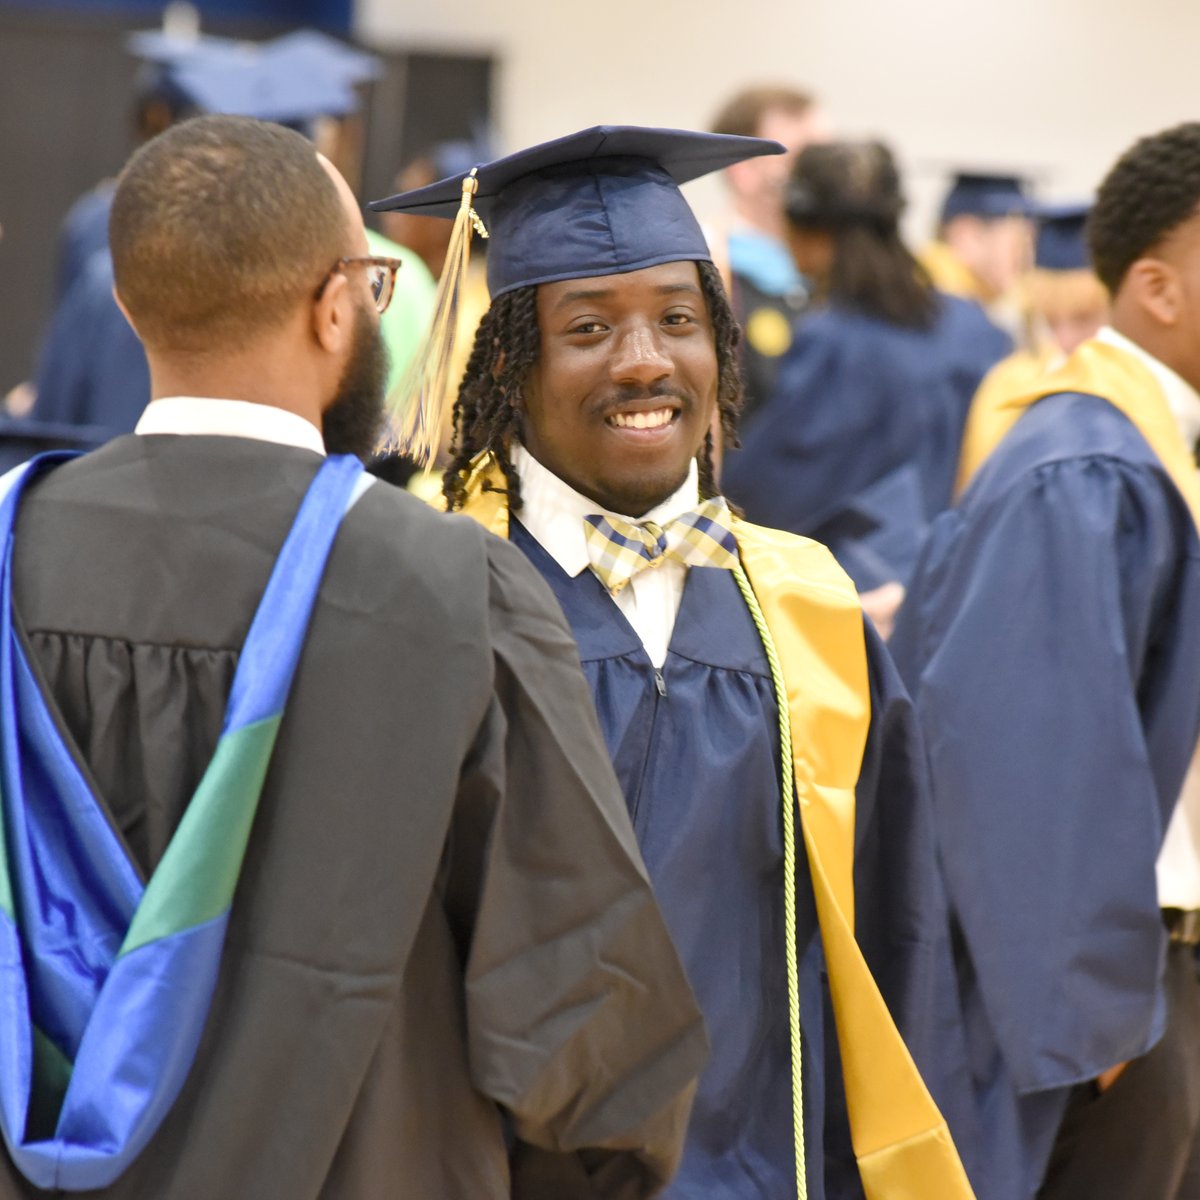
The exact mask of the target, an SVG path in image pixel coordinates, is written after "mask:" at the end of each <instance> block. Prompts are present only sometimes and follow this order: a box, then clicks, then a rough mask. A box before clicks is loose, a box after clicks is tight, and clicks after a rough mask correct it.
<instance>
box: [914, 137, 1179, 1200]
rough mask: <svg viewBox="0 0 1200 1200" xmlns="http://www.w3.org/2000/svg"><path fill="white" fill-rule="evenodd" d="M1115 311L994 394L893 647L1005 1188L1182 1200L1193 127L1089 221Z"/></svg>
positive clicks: (991, 1171)
mask: <svg viewBox="0 0 1200 1200" xmlns="http://www.w3.org/2000/svg"><path fill="white" fill-rule="evenodd" d="M1089 243H1090V249H1091V259H1092V263H1093V265H1094V268H1095V271H1096V274H1097V275H1098V277H1099V278H1100V280H1101V281H1102V282H1103V284H1104V287H1105V289H1106V290H1107V291H1108V293H1109V295H1110V296H1111V299H1112V324H1111V325H1107V326H1105V327H1104V328H1102V329H1101V330H1100V332H1099V333H1098V334H1097V335H1096V336H1095V337H1093V338H1091V339H1089V340H1087V341H1085V342H1083V343H1081V344H1080V345H1079V346H1077V347H1076V349H1075V350H1074V352H1073V353H1072V354H1071V355H1070V356H1069V357H1067V358H1066V359H1065V361H1064V362H1062V363H1061V365H1060V366H1058V367H1056V368H1053V369H1051V370H1050V371H1048V372H1047V373H1045V374H1044V375H1043V376H1041V377H1040V378H1039V379H1038V380H1037V381H1036V382H1035V383H1034V384H1033V385H1031V386H1028V387H1026V388H1025V389H1024V390H1022V391H1017V392H1014V393H1012V394H1011V395H1009V396H1008V397H1007V398H1006V400H1005V401H1004V402H1003V403H1002V404H998V405H997V406H996V407H995V409H994V413H993V416H994V417H995V419H994V420H993V421H992V422H991V423H990V425H989V427H988V430H987V434H988V436H987V438H986V439H984V438H979V439H976V440H975V441H974V443H973V444H972V445H971V447H970V456H969V457H967V458H965V459H964V478H965V482H966V490H965V491H964V492H963V495H962V497H961V499H960V500H959V502H958V505H957V506H956V507H955V508H954V509H953V510H952V511H950V512H948V513H946V514H944V516H943V517H942V518H941V519H940V520H939V521H938V522H937V523H936V524H935V525H934V527H933V530H932V531H931V534H930V537H929V540H928V542H927V545H926V549H925V552H924V554H923V555H922V559H921V562H920V563H919V565H918V567H917V570H916V572H915V574H914V576H913V579H912V581H911V584H910V588H909V594H908V598H907V599H906V601H905V603H904V607H903V608H902V610H901V612H900V616H899V619H898V622H897V626H896V632H895V635H894V637H893V639H892V649H893V652H894V655H895V658H896V662H897V664H898V665H899V667H900V669H901V672H902V674H903V675H904V678H905V681H906V682H907V683H908V685H909V688H910V690H911V692H912V696H913V699H914V701H915V702H916V705H917V711H918V713H919V714H920V717H921V721H922V724H923V726H924V728H925V730H926V732H927V735H928V740H927V744H928V747H929V752H930V762H931V765H932V771H933V784H934V800H935V806H936V809H937V819H938V832H939V842H940V851H941V855H940V857H941V862H942V864H943V868H944V871H945V875H946V879H947V883H948V888H949V892H950V897H951V902H952V905H953V909H954V918H955V923H956V926H957V935H956V943H957V947H958V952H959V981H960V987H961V991H962V996H963V1002H964V1006H965V1009H966V1016H967V1028H968V1034H969V1037H970V1041H971V1057H972V1071H973V1074H974V1077H975V1083H976V1089H977V1095H978V1100H979V1108H980V1120H981V1125H982V1128H984V1129H986V1130H987V1131H988V1138H987V1140H986V1144H985V1157H986V1159H987V1160H988V1161H987V1163H986V1166H985V1172H984V1176H983V1178H984V1179H985V1180H986V1183H985V1186H981V1187H980V1189H979V1193H980V1195H981V1196H987V1197H993V1196H994V1197H998V1198H1001V1200H1030V1198H1031V1197H1033V1196H1034V1195H1036V1196H1038V1197H1039V1200H1096V1198H1098V1197H1121V1198H1122V1200H1124V1198H1125V1197H1135V1196H1136V1197H1137V1198H1138V1200H1194V1198H1195V1197H1196V1196H1197V1195H1200V1191H1198V1190H1197V1186H1198V1185H1200V1177H1198V1176H1197V1175H1196V1174H1195V1173H1193V1175H1192V1177H1191V1178H1190V1179H1189V1180H1188V1181H1187V1182H1186V1183H1184V1182H1182V1181H1183V1180H1184V1175H1185V1170H1187V1169H1188V1163H1189V1158H1190V1159H1191V1169H1192V1171H1193V1172H1195V1170H1196V1167H1197V1164H1198V1162H1200V1159H1198V1158H1197V1154H1196V1142H1197V1130H1198V1129H1200V983H1198V982H1197V977H1196V948H1197V943H1200V850H1198V848H1200V772H1197V770H1196V769H1195V767H1193V768H1192V769H1191V770H1190V771H1189V764H1190V763H1194V762H1195V759H1194V754H1195V751H1196V749H1197V735H1198V733H1200V538H1198V537H1197V524H1198V522H1200V480H1198V479H1197V474H1196V465H1195V461H1194V459H1193V455H1192V448H1193V445H1194V443H1195V440H1196V437H1197V435H1198V434H1200V390H1198V389H1200V286H1198V281H1200V124H1189V125H1183V126H1180V127H1178V128H1175V129H1171V130H1168V131H1166V132H1164V133H1161V134H1158V135H1156V136H1154V137H1149V138H1145V139H1143V140H1141V141H1140V142H1138V143H1137V144H1136V145H1134V146H1133V147H1132V148H1131V149H1130V150H1129V151H1127V152H1126V154H1125V155H1123V156H1122V158H1121V159H1120V160H1119V161H1118V162H1117V164H1116V165H1115V166H1114V167H1113V168H1112V170H1111V171H1110V172H1109V174H1108V177H1107V178H1106V179H1105V181H1104V183H1103V184H1102V185H1101V187H1100V190H1099V193H1098V196H1097V199H1096V204H1095V207H1094V209H1093V211H1092V214H1091V217H1090V235H1089Z"/></svg>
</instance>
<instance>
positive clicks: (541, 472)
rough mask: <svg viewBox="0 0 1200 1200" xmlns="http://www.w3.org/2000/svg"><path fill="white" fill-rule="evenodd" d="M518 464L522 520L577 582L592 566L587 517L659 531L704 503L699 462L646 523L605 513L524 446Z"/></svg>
mask: <svg viewBox="0 0 1200 1200" xmlns="http://www.w3.org/2000/svg"><path fill="white" fill-rule="evenodd" d="M512 461H513V467H514V468H515V470H516V472H517V476H518V478H519V479H520V480H521V510H520V512H518V513H517V514H516V516H517V518H518V520H520V522H521V524H522V525H524V526H525V528H526V529H528V530H529V532H530V533H531V534H532V535H533V536H534V538H536V539H537V542H538V544H539V545H540V546H541V547H542V548H543V549H544V550H545V551H546V552H547V553H548V554H549V555H550V557H551V558H553V559H554V561H555V562H557V563H558V565H559V566H560V567H562V569H563V570H564V571H566V573H567V574H568V575H569V576H570V577H571V578H572V579H574V578H575V576H576V575H579V574H580V573H582V572H583V571H586V570H587V568H588V565H589V563H590V561H591V560H590V559H589V558H588V549H587V539H586V537H585V536H584V532H583V518H584V517H587V516H591V515H593V514H595V513H599V514H600V515H601V516H604V517H617V518H619V519H620V520H622V521H633V522H634V523H635V524H638V523H641V522H643V521H653V522H654V523H655V524H656V525H665V524H666V523H667V522H668V521H673V520H674V519H675V518H676V517H678V516H679V515H680V514H681V513H685V512H687V511H688V510H689V509H692V508H695V507H696V505H697V504H698V503H699V502H700V485H699V475H698V472H697V469H696V464H695V462H694V461H693V463H692V465H691V466H690V467H689V468H688V474H687V478H686V479H685V480H684V481H683V483H682V485H681V486H680V488H679V490H678V491H676V492H673V493H672V494H671V495H670V496H668V497H667V498H666V500H664V501H663V502H662V503H661V504H660V505H658V506H657V507H655V508H652V509H651V510H650V511H649V512H648V513H645V514H644V515H643V516H640V517H627V516H625V515H623V514H622V513H614V512H611V511H610V510H608V509H606V508H601V507H600V505H598V504H597V503H596V502H595V501H594V500H589V499H588V498H587V497H586V496H583V495H581V494H580V493H579V492H577V491H576V490H575V489H574V488H573V487H571V485H570V484H569V483H565V482H563V480H561V479H559V477H558V476H557V475H555V474H554V472H553V471H550V470H548V469H547V468H546V467H544V466H542V464H541V463H540V462H538V460H537V459H536V458H534V457H533V455H532V454H530V453H529V451H528V450H526V449H525V447H524V446H522V445H519V444H518V445H515V446H514V447H513V451H512Z"/></svg>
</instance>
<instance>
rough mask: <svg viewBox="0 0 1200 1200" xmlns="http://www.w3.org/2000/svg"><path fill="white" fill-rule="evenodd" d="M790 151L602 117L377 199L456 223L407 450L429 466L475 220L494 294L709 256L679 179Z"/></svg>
mask: <svg viewBox="0 0 1200 1200" xmlns="http://www.w3.org/2000/svg"><path fill="white" fill-rule="evenodd" d="M783 152H784V148H783V146H781V145H780V144H779V143H778V142H772V141H767V140H765V139H763V138H753V137H735V136H732V135H728V134H716V133H697V132H693V131H690V130H683V129H651V128H644V127H642V126H636V125H597V126H595V127H594V128H592V129H584V130H581V131H580V132H579V133H573V134H569V135H568V136H566V137H561V138H556V139H555V140H554V141H551V142H543V143H542V144H541V145H538V146H531V147H530V148H529V149H527V150H520V151H518V152H517V153H516V154H509V155H508V156H506V157H505V158H498V159H496V160H495V162H491V163H485V164H483V165H480V166H477V167H474V168H473V169H472V170H471V171H470V172H464V173H463V174H459V175H452V176H451V177H449V178H448V179H443V180H440V181H439V182H437V183H431V184H430V185H429V186H428V187H423V188H417V189H416V190H415V191H411V192H402V193H400V194H399V195H396V196H391V197H389V198H388V199H386V200H376V201H374V202H373V203H372V204H370V205H369V206H368V207H370V208H371V209H372V210H374V211H375V212H392V211H396V210H402V211H404V212H410V213H414V214H416V215H418V216H428V217H446V218H450V219H454V221H455V233H454V235H453V236H452V238H451V242H450V250H449V252H448V253H447V255H446V269H445V272H444V274H443V276H442V280H441V283H440V284H439V287H438V300H437V304H436V307H435V311H434V318H433V325H432V327H431V329H430V334H429V340H428V342H427V345H426V349H425V351H424V353H423V354H422V355H421V356H420V358H419V360H418V362H417V364H416V366H415V367H414V373H413V374H412V375H411V376H410V378H409V380H408V381H407V382H406V384H405V385H404V387H403V388H402V391H401V395H400V396H399V405H398V407H400V408H401V413H400V420H401V428H400V429H399V430H398V437H399V441H400V444H401V445H402V446H403V448H404V449H406V450H407V451H408V452H409V453H410V454H412V455H413V456H414V457H416V458H418V459H419V460H421V461H425V462H428V461H430V460H431V458H432V455H433V452H434V449H435V447H436V445H437V440H438V435H439V433H440V429H441V423H442V417H443V415H444V411H443V410H444V408H445V407H446V399H445V397H446V396H447V394H448V391H449V389H448V388H447V387H446V378H445V372H446V368H447V367H448V365H449V359H450V352H451V350H452V339H453V331H454V325H455V321H454V320H453V317H454V314H455V310H456V307H457V293H458V288H459V286H460V285H461V281H462V277H463V275H464V274H465V272H466V264H467V259H468V256H469V246H470V235H471V230H472V228H474V229H475V230H477V231H478V232H480V233H481V234H483V236H486V237H490V238H491V242H490V245H489V249H488V261H487V280H488V289H489V291H490V292H491V295H492V299H493V300H494V299H495V298H496V297H497V296H502V295H503V294H504V293H505V292H511V291H513V290H514V289H516V288H520V287H527V286H530V285H532V284H539V283H553V282H555V281H557V280H562V279H584V278H588V277H590V276H594V275H618V274H622V273H624V272H627V271H638V270H641V269H642V268H644V267H653V266H657V265H659V264H660V263H668V262H680V261H684V260H691V261H709V260H711V258H712V254H711V252H710V251H709V248H708V243H707V242H706V241H705V240H704V234H703V233H702V232H701V230H700V225H699V222H698V221H697V220H696V217H695V214H694V213H693V212H692V210H691V207H690V206H689V205H688V202H687V201H686V200H685V199H684V198H683V194H682V193H681V192H680V190H679V185H680V184H681V183H686V182H688V180H691V179H697V178H699V177H700V176H701V175H707V174H709V172H711V171H718V170H721V169H722V168H723V167H728V166H730V165H731V164H733V163H735V162H741V161H742V159H746V158H753V157H755V156H757V155H760V154H782V153H783Z"/></svg>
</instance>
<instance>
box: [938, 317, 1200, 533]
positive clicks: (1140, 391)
mask: <svg viewBox="0 0 1200 1200" xmlns="http://www.w3.org/2000/svg"><path fill="white" fill-rule="evenodd" d="M1060 392H1080V393H1083V394H1084V395H1088V396H1099V397H1100V398H1101V399H1102V400H1106V401H1108V403H1109V404H1111V405H1112V406H1113V407H1114V408H1115V409H1117V410H1118V411H1120V412H1122V413H1124V415H1125V416H1126V417H1128V418H1129V420H1130V421H1132V422H1133V425H1134V426H1135V428H1136V429H1137V431H1138V432H1139V433H1140V434H1141V435H1142V437H1144V438H1145V439H1146V442H1147V444H1148V445H1149V447H1150V449H1151V450H1153V451H1154V454H1155V457H1156V458H1157V459H1158V461H1159V462H1160V463H1161V464H1162V467H1163V470H1164V471H1166V473H1167V475H1168V476H1169V477H1170V479H1171V482H1172V483H1173V484H1174V485H1175V487H1176V488H1177V489H1178V491H1179V494H1180V495H1181V496H1182V497H1183V499H1184V500H1185V501H1186V503H1187V506H1188V508H1189V509H1190V510H1191V513H1192V517H1193V519H1194V520H1195V522H1196V525H1197V528H1198V529H1200V478H1198V477H1197V474H1196V464H1195V462H1194V461H1193V459H1192V453H1191V449H1190V448H1189V447H1188V446H1187V445H1186V444H1185V443H1184V440H1183V436H1182V435H1181V434H1180V432H1179V426H1178V425H1177V424H1176V422H1175V418H1174V417H1173V416H1172V415H1171V410H1170V409H1169V408H1168V407H1167V400H1166V397H1165V396H1164V395H1163V392H1162V388H1161V386H1160V385H1159V382H1158V380H1157V379H1156V378H1155V377H1154V372H1153V371H1151V370H1150V368H1149V367H1147V366H1146V364H1145V363H1144V362H1142V361H1141V360H1140V359H1139V358H1137V357H1136V356H1135V355H1133V354H1130V353H1129V352H1128V351H1127V350H1122V349H1121V348H1120V347H1119V346H1111V345H1109V344H1108V343H1107V342H1100V341H1096V340H1094V339H1093V340H1092V341H1088V342H1084V343H1083V345H1081V346H1080V347H1079V348H1078V349H1077V350H1076V351H1075V353H1074V354H1072V355H1071V357H1070V358H1068V359H1067V360H1066V362H1064V363H1063V364H1062V365H1061V366H1060V367H1057V368H1056V369H1055V370H1053V371H1050V372H1048V373H1047V374H1045V375H1043V376H1042V377H1041V379H1039V380H1038V382H1037V383H1036V384H1034V385H1033V386H1031V387H1028V388H1026V389H1024V390H1022V391H1018V392H1016V393H1011V394H1009V395H1003V394H1000V393H998V392H997V393H993V394H992V395H990V396H987V397H982V399H984V400H985V401H986V402H985V403H982V404H981V403H980V399H981V398H980V397H977V398H976V402H975V404H973V405H972V407H971V413H970V416H969V417H968V419H967V427H966V431H965V432H964V434H963V446H962V455H961V458H960V460H959V468H958V487H959V490H960V491H961V490H963V489H964V488H966V486H967V484H968V483H970V481H971V479H972V478H973V477H974V476H975V473H976V472H977V471H978V470H979V468H980V467H982V466H983V464H984V463H985V462H986V461H987V459H988V457H989V455H990V454H991V453H992V451H993V450H995V448H996V447H997V446H998V445H999V444H1000V442H1001V441H1002V440H1003V439H1004V437H1005V435H1006V434H1007V433H1008V432H1009V430H1010V429H1012V427H1013V426H1014V425H1015V424H1016V423H1017V421H1018V419H1019V418H1020V416H1021V414H1022V413H1024V412H1025V410H1026V409H1028V408H1030V407H1031V406H1032V405H1034V404H1036V403H1037V402H1038V401H1039V400H1043V399H1045V397H1047V396H1053V395H1057V394H1058V393H1060Z"/></svg>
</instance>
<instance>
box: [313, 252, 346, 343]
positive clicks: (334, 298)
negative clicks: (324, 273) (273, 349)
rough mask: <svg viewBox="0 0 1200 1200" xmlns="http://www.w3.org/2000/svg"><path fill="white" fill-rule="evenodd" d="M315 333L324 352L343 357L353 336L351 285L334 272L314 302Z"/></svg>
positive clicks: (341, 274) (344, 277) (343, 277)
mask: <svg viewBox="0 0 1200 1200" xmlns="http://www.w3.org/2000/svg"><path fill="white" fill-rule="evenodd" d="M312 331H313V336H314V337H315V338H316V339H317V341H318V343H319V344H320V346H321V348H322V349H323V350H327V351H328V352H329V353H330V354H341V353H342V352H343V351H344V350H345V349H346V347H347V345H349V344H350V342H351V340H352V339H353V337H354V302H353V300H352V298H351V296H350V282H349V280H348V279H347V278H346V276H345V274H344V273H343V272H341V271H334V272H333V274H332V275H330V276H329V279H328V280H327V281H326V283H325V286H324V287H323V288H322V289H321V294H320V295H319V296H318V297H317V299H316V300H314V301H313V306H312Z"/></svg>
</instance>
